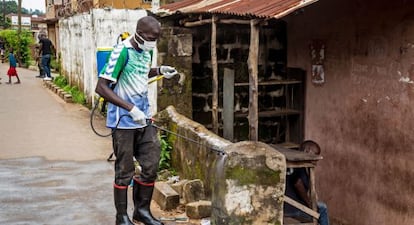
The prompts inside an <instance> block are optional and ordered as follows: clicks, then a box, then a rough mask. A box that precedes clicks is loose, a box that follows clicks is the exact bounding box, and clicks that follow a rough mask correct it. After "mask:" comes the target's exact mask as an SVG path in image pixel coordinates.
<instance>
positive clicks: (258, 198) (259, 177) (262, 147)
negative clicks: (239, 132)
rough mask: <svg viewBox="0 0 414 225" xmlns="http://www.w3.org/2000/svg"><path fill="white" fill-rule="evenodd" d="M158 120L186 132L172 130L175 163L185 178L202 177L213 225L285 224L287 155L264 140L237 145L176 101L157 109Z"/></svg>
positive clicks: (170, 140)
mask: <svg viewBox="0 0 414 225" xmlns="http://www.w3.org/2000/svg"><path fill="white" fill-rule="evenodd" d="M157 124H158V125H160V124H164V126H165V127H166V128H167V129H168V130H171V131H173V132H175V133H178V134H179V135H181V136H185V138H183V137H178V136H176V135H169V143H171V144H172V146H173V152H172V155H173V157H172V159H173V160H172V161H173V162H172V164H173V167H174V168H176V169H177V170H178V172H179V174H180V176H181V177H182V178H183V179H200V180H202V181H203V183H204V187H205V190H206V193H205V194H206V196H207V198H209V199H212V206H213V207H212V216H211V221H212V224H215V225H236V224H237V225H244V224H246V225H247V224H248V225H253V224H254V225H267V224H279V225H280V224H282V221H283V218H282V217H283V195H284V192H285V177H286V163H285V157H284V155H283V154H281V153H279V152H277V151H276V150H274V149H273V148H271V147H270V146H268V145H266V144H264V143H260V142H239V143H236V144H233V143H231V142H229V141H227V140H225V139H223V138H220V137H219V136H217V135H215V134H214V133H212V132H210V131H209V130H207V129H206V128H205V127H204V126H202V125H200V124H199V123H196V122H194V121H192V120H189V119H188V118H186V117H184V116H182V115H181V114H179V113H177V111H176V110H175V108H174V107H172V106H169V107H167V108H166V110H164V111H162V112H160V113H159V114H157ZM189 139H192V140H194V141H190V140H189ZM195 142H199V143H200V144H197V143H195ZM220 153H224V154H220Z"/></svg>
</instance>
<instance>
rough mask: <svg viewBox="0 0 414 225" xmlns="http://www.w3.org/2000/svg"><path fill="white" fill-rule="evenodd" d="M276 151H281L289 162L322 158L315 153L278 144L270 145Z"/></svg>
mask: <svg viewBox="0 0 414 225" xmlns="http://www.w3.org/2000/svg"><path fill="white" fill-rule="evenodd" d="M270 146H272V147H273V148H274V149H276V150H277V151H278V152H280V153H282V154H283V155H285V157H286V161H290V162H300V163H306V162H307V163H309V162H315V163H316V162H317V161H318V160H321V159H322V156H320V155H315V154H311V153H307V152H302V151H298V150H293V149H288V148H284V147H282V146H280V145H270Z"/></svg>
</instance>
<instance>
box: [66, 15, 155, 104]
mask: <svg viewBox="0 0 414 225" xmlns="http://www.w3.org/2000/svg"><path fill="white" fill-rule="evenodd" d="M146 15H147V13H146V11H145V10H125V9H116V10H115V9H112V10H104V9H93V10H92V11H91V12H90V13H89V14H80V15H75V16H73V17H68V18H64V19H61V20H59V43H60V52H59V53H60V54H61V60H62V73H63V74H64V75H65V76H67V77H69V80H70V83H71V84H72V85H76V86H78V87H80V89H81V90H83V91H84V93H85V94H86V95H87V97H88V100H89V102H91V101H92V100H91V99H92V96H93V94H94V90H95V85H96V82H97V74H98V72H97V69H96V65H97V63H96V52H97V48H98V47H112V46H113V45H114V44H116V42H117V38H118V35H119V34H121V33H122V32H125V31H128V32H129V33H130V34H133V33H135V28H136V23H137V20H138V19H139V18H141V17H143V16H146Z"/></svg>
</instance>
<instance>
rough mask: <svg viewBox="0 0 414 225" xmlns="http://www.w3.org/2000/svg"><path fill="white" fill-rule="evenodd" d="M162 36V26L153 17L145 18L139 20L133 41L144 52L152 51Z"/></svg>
mask: <svg viewBox="0 0 414 225" xmlns="http://www.w3.org/2000/svg"><path fill="white" fill-rule="evenodd" d="M160 34H161V25H160V22H158V20H156V19H155V18H154V17H152V16H145V17H142V18H141V19H139V20H138V22H137V27H136V30H135V34H134V37H133V40H134V42H135V44H136V46H135V45H134V47H138V48H140V49H142V50H144V51H150V50H152V49H153V48H154V47H155V46H156V41H157V40H158V38H159V37H160Z"/></svg>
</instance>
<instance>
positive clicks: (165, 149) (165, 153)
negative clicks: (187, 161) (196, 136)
mask: <svg viewBox="0 0 414 225" xmlns="http://www.w3.org/2000/svg"><path fill="white" fill-rule="evenodd" d="M160 143H161V159H160V164H159V170H164V169H167V170H168V169H171V151H172V146H171V145H170V143H168V141H167V136H166V135H160Z"/></svg>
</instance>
